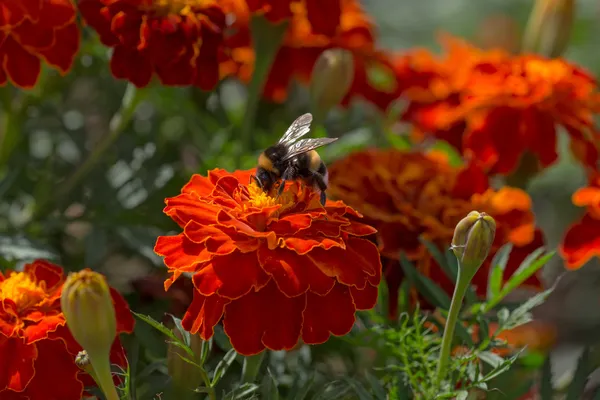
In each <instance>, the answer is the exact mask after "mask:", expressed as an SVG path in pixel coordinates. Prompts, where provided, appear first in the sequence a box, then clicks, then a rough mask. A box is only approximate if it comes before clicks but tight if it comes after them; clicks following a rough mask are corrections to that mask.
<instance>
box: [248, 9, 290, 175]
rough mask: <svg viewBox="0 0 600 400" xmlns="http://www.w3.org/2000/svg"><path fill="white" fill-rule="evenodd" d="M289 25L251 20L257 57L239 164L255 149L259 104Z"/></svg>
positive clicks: (250, 85) (261, 18)
mask: <svg viewBox="0 0 600 400" xmlns="http://www.w3.org/2000/svg"><path fill="white" fill-rule="evenodd" d="M287 27H288V23H287V22H281V23H279V24H277V25H274V24H272V23H270V22H269V21H267V20H266V18H264V17H263V16H260V15H258V16H253V17H252V20H251V21H250V29H251V31H252V40H253V41H254V48H255V54H256V57H255V62H254V72H253V73H252V79H251V80H250V84H249V85H248V100H247V102H246V111H245V113H244V120H243V121H242V127H241V133H240V138H241V140H242V146H241V147H240V154H238V158H237V164H238V166H240V165H241V163H242V157H241V156H242V154H243V152H245V151H252V150H254V148H253V144H254V141H253V133H254V125H255V120H256V112H257V111H258V104H259V103H260V98H261V97H262V93H263V89H264V87H265V82H266V81H267V77H268V76H269V72H270V71H271V66H272V65H273V61H274V60H275V56H276V55H277V52H278V51H279V47H280V45H281V42H282V40H283V35H284V34H285V32H286V30H287Z"/></svg>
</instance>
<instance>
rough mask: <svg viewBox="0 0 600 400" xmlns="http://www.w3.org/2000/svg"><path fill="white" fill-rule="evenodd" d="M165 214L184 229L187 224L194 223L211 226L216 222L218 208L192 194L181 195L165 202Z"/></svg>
mask: <svg viewBox="0 0 600 400" xmlns="http://www.w3.org/2000/svg"><path fill="white" fill-rule="evenodd" d="M166 203H167V206H166V207H165V209H164V212H165V214H167V215H168V216H170V217H171V218H173V220H174V221H175V222H177V223H178V224H179V226H181V227H184V226H185V225H186V224H187V223H188V222H190V221H195V222H197V223H199V224H200V225H211V224H214V223H215V222H216V216H217V213H218V212H219V211H220V208H219V207H218V206H216V205H214V204H209V203H207V202H205V201H203V200H200V198H198V197H196V196H194V195H193V194H188V193H182V194H180V195H178V196H175V197H171V198H169V199H167V200H166Z"/></svg>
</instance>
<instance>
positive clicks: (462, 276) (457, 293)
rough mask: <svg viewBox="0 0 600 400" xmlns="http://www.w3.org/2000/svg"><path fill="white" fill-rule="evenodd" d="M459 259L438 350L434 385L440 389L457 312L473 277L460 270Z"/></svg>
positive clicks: (444, 374)
mask: <svg viewBox="0 0 600 400" xmlns="http://www.w3.org/2000/svg"><path fill="white" fill-rule="evenodd" d="M461 269H462V268H460V261H459V268H458V277H457V278H456V286H455V287H454V294H453V295H452V302H451V303H450V310H449V311H448V318H447V319H446V326H445V327H444V336H443V338H442V348H441V350H440V358H439V360H438V367H437V371H436V379H435V380H436V382H435V385H436V387H437V388H438V389H440V385H441V383H442V381H443V380H444V378H445V377H446V369H447V368H448V363H449V361H450V351H451V350H452V339H454V328H455V327H456V323H457V322H458V314H459V313H460V308H461V306H462V302H463V299H464V297H465V293H467V289H468V288H469V284H470V283H471V279H473V275H474V272H473V273H465V271H462V272H461Z"/></svg>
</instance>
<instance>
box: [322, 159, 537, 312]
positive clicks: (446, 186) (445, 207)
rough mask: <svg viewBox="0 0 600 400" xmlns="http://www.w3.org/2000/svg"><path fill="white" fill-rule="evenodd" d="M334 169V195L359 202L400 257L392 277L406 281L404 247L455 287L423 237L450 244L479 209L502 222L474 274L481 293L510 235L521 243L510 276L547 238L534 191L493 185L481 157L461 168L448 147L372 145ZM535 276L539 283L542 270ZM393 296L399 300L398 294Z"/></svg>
mask: <svg viewBox="0 0 600 400" xmlns="http://www.w3.org/2000/svg"><path fill="white" fill-rule="evenodd" d="M329 171H330V187H329V190H328V191H329V194H330V196H331V197H332V198H335V199H340V200H343V201H344V203H346V204H349V205H350V206H352V207H354V208H356V209H357V210H358V211H360V212H361V213H362V214H363V215H364V217H365V222H366V223H368V224H370V225H372V226H373V227H374V228H376V229H377V231H378V233H377V235H376V240H377V243H378V244H379V248H380V251H381V254H382V255H384V256H385V257H386V258H387V259H388V260H392V261H393V262H391V263H390V267H389V268H387V270H386V272H385V274H386V279H388V285H391V286H394V285H397V284H399V280H400V279H401V276H400V275H399V274H400V270H399V267H398V266H397V265H396V264H397V262H396V261H395V260H398V257H399V253H400V251H401V250H402V251H404V252H405V253H406V254H407V256H408V257H409V258H410V259H411V260H412V261H413V262H414V263H415V265H416V266H417V268H418V269H419V270H420V271H421V272H422V273H424V274H425V275H427V276H429V277H431V278H432V279H433V280H434V281H436V282H437V283H438V284H440V285H441V286H442V288H444V289H445V290H446V291H447V292H448V293H452V290H453V287H454V285H453V283H452V282H451V281H450V280H449V279H448V278H447V277H446V275H445V273H444V272H443V271H442V269H441V268H440V267H439V266H438V265H437V264H436V263H435V261H434V260H433V258H432V257H431V255H430V254H429V252H428V251H427V249H426V248H425V246H424V245H423V244H421V242H420V241H419V238H423V239H426V240H428V241H431V242H433V243H435V244H437V245H438V246H439V247H440V248H444V249H445V248H448V247H449V246H450V243H451V241H452V236H453V231H454V227H455V226H456V224H457V223H458V222H459V221H460V220H461V219H462V218H463V217H464V216H465V215H466V214H468V213H469V212H470V211H472V210H478V211H480V212H485V213H487V214H489V215H491V216H492V217H493V218H494V219H495V220H496V225H497V229H496V236H495V240H494V243H493V244H492V248H491V250H490V256H489V257H488V261H486V262H485V263H484V264H483V265H482V267H481V268H480V269H479V271H478V272H477V274H476V275H475V278H474V279H473V284H474V285H475V286H476V287H477V291H478V293H479V294H481V295H485V292H486V285H487V275H488V272H489V260H490V258H491V257H493V255H494V253H495V252H496V251H497V250H498V248H499V247H500V246H502V245H503V244H505V243H507V242H510V243H512V244H513V245H514V249H513V252H512V253H511V258H510V262H509V264H508V266H507V268H506V270H505V271H504V273H505V275H506V276H509V275H510V274H511V273H512V272H514V271H515V269H516V268H517V267H518V266H519V264H520V262H521V261H522V260H523V259H524V257H525V256H527V255H528V254H529V253H530V252H531V251H532V250H534V249H535V248H537V247H539V246H540V245H541V233H540V232H539V231H537V230H536V228H535V226H534V216H533V214H532V212H531V200H530V198H529V196H528V195H527V194H526V193H525V192H524V191H522V190H520V189H515V188H510V187H504V188H502V189H500V190H495V189H493V188H491V187H490V185H489V182H488V178H487V176H486V175H485V174H484V173H483V172H482V171H481V170H480V169H479V168H477V167H476V166H475V165H473V164H471V165H469V166H466V167H462V168H456V167H453V166H451V165H450V164H449V163H448V161H447V159H446V158H445V157H444V156H443V155H442V154H441V153H432V154H429V155H426V154H421V153H407V152H402V151H399V150H396V149H372V150H365V151H360V152H355V153H352V154H350V155H348V156H346V157H344V158H343V159H340V160H338V161H336V162H334V163H332V164H331V165H330V166H329ZM528 283H529V284H534V285H536V286H537V285H539V281H538V280H537V278H535V277H533V278H531V279H530V280H529V281H528ZM391 292H394V290H391ZM392 294H393V293H392ZM391 301H392V302H393V303H392V307H395V305H396V304H397V302H395V301H394V299H392V300H391ZM392 311H394V310H392ZM393 313H394V312H392V314H393Z"/></svg>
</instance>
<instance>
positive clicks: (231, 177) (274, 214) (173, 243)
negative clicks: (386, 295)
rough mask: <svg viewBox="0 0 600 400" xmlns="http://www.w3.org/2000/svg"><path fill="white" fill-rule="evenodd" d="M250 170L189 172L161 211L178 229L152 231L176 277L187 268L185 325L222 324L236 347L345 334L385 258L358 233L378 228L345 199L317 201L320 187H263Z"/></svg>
mask: <svg viewBox="0 0 600 400" xmlns="http://www.w3.org/2000/svg"><path fill="white" fill-rule="evenodd" d="M251 173H254V171H253V170H251V171H236V172H233V173H229V172H226V171H224V170H220V169H216V170H212V171H210V172H209V173H208V177H203V176H200V175H194V176H192V178H191V180H190V182H189V183H188V184H187V185H185V186H184V187H183V189H182V193H181V194H180V195H178V196H176V197H173V198H169V199H167V200H166V204H167V206H166V207H165V210H164V211H165V213H166V214H167V215H169V216H170V217H171V218H172V219H173V220H174V221H175V222H177V224H179V226H180V227H181V228H182V229H183V233H180V234H178V235H176V236H161V237H159V238H158V240H157V243H156V246H155V249H154V250H155V252H156V253H157V254H159V255H161V256H164V257H165V259H164V261H165V264H166V266H167V267H168V269H169V272H170V273H171V274H172V277H171V278H170V279H168V280H167V281H166V282H165V289H166V290H168V289H169V287H170V286H171V284H172V283H173V282H174V281H175V280H176V279H177V278H179V277H180V276H181V274H183V273H190V274H193V277H192V281H193V283H194V287H195V292H194V299H193V302H192V304H191V306H190V307H189V308H188V310H187V312H186V314H185V316H184V318H183V326H184V328H185V329H186V330H188V331H190V332H191V333H193V334H199V335H200V336H201V337H202V338H203V339H209V338H210V337H212V335H213V333H214V326H215V325H216V324H217V323H218V322H219V321H220V320H221V318H222V317H223V327H224V330H225V333H226V334H227V335H228V336H229V338H230V340H231V344H232V345H233V347H234V348H235V349H236V351H237V352H239V353H240V354H244V355H251V354H256V353H259V352H261V351H262V350H263V349H265V348H269V349H272V350H281V349H288V350H289V349H291V348H293V347H294V346H295V345H296V343H298V341H299V339H300V338H301V339H302V340H303V341H304V342H305V343H307V344H316V343H323V342H325V341H327V340H328V338H329V336H330V335H331V334H333V335H345V334H347V333H348V332H349V331H350V329H351V328H352V326H353V324H354V320H355V311H356V310H366V309H370V308H372V307H373V306H374V305H375V303H376V301H377V287H378V284H379V282H380V280H381V262H380V259H379V254H378V252H377V248H376V246H375V245H374V244H372V243H371V242H369V241H368V240H365V239H362V238H360V237H361V236H365V235H370V234H373V233H374V232H375V230H374V229H373V228H371V227H369V226H367V225H364V224H362V223H359V222H355V221H351V220H350V219H349V218H348V217H349V216H353V217H355V218H358V217H360V215H359V214H358V213H356V212H355V211H353V210H352V209H351V208H350V207H347V206H345V205H344V204H343V203H341V202H328V203H327V204H326V206H325V207H322V206H321V204H320V202H319V194H318V193H315V192H313V191H312V189H310V188H307V187H304V185H301V184H300V183H298V182H291V183H290V184H289V185H288V187H287V188H286V190H285V191H284V192H283V194H282V196H280V197H279V198H276V197H273V196H272V195H273V194H274V193H269V194H265V193H263V192H262V191H261V189H259V188H258V186H257V185H256V184H255V183H254V182H252V183H250V184H247V183H248V182H249V179H250V174H251Z"/></svg>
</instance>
